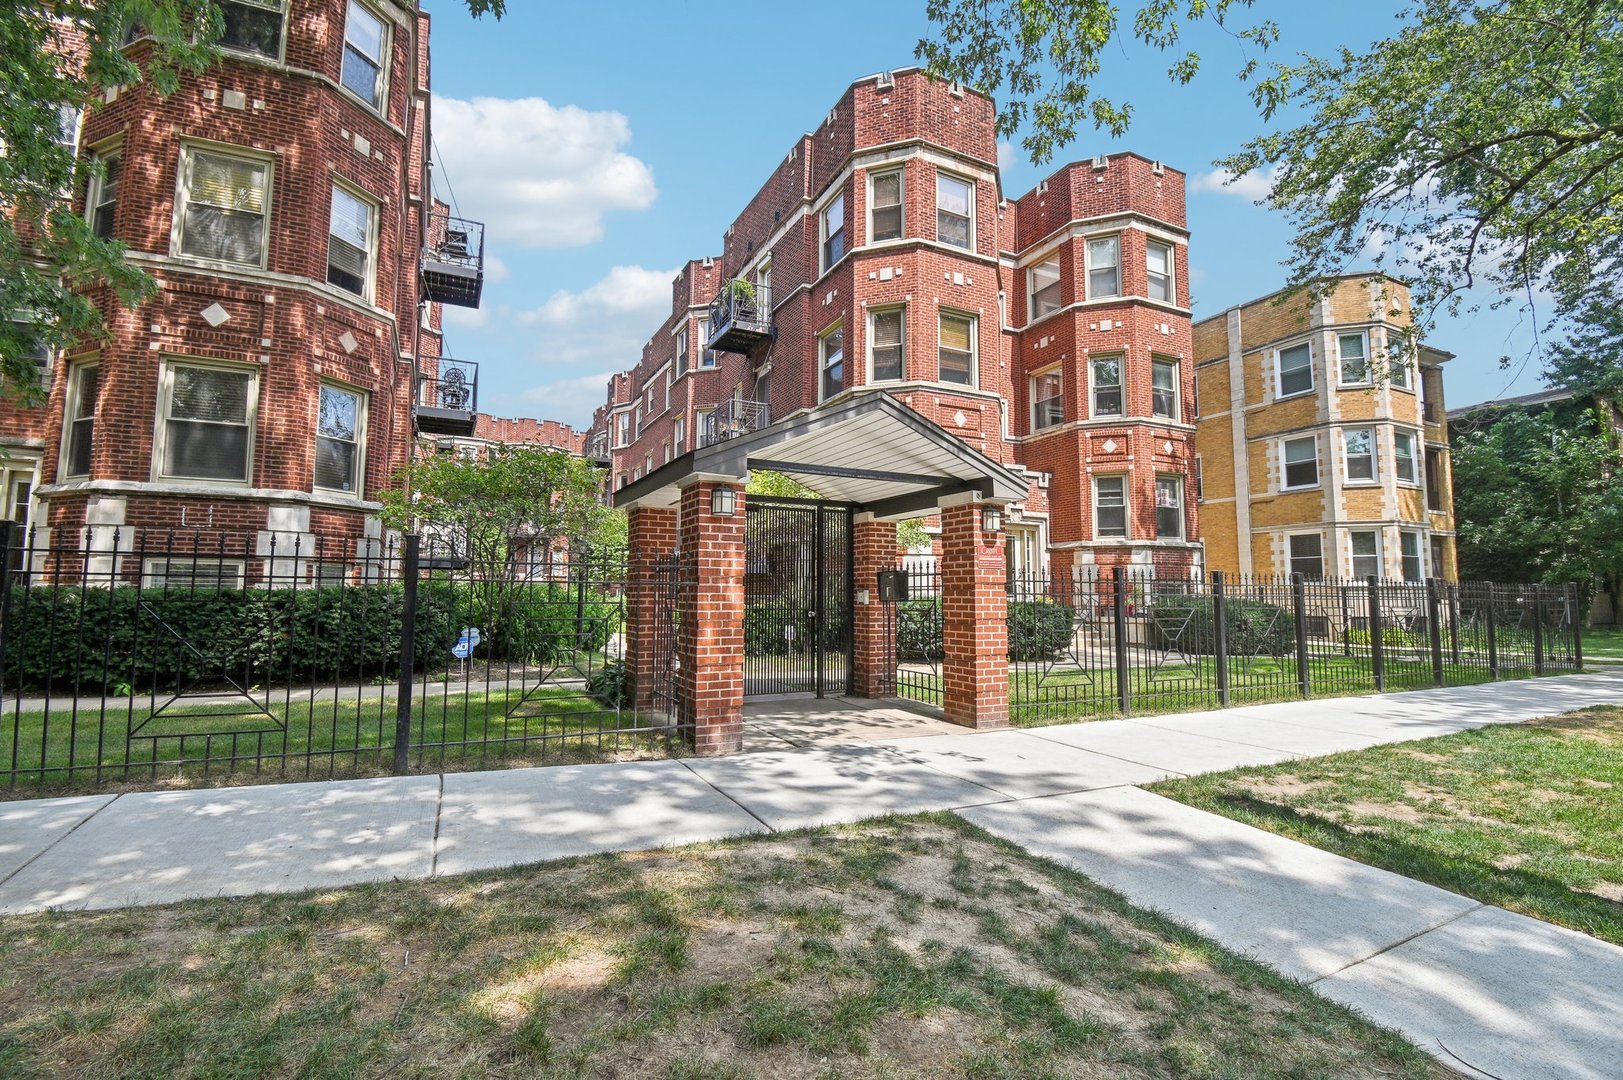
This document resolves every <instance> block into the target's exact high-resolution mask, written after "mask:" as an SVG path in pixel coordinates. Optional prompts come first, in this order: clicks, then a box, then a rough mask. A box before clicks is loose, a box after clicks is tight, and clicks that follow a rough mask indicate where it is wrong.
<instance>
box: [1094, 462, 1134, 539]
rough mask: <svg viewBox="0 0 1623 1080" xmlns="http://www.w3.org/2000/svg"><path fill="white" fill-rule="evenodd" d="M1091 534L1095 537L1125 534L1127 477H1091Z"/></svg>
mask: <svg viewBox="0 0 1623 1080" xmlns="http://www.w3.org/2000/svg"><path fill="white" fill-rule="evenodd" d="M1093 535H1094V538H1095V539H1098V540H1106V539H1118V538H1120V539H1125V538H1126V536H1127V477H1125V476H1096V477H1094V478H1093Z"/></svg>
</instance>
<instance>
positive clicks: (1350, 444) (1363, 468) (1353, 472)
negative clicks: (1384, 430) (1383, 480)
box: [1342, 428, 1378, 480]
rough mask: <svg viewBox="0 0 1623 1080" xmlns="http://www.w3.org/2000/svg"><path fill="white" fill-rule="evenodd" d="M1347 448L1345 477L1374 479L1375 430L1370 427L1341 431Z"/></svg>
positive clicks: (1376, 475) (1349, 478)
mask: <svg viewBox="0 0 1623 1080" xmlns="http://www.w3.org/2000/svg"><path fill="white" fill-rule="evenodd" d="M1342 438H1343V439H1344V440H1345V445H1346V449H1347V479H1348V480H1375V479H1377V477H1378V474H1377V473H1376V471H1375V432H1374V431H1373V430H1372V429H1370V428H1352V429H1350V430H1348V431H1345V432H1343V433H1342Z"/></svg>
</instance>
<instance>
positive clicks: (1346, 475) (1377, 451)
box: [1341, 427, 1381, 485]
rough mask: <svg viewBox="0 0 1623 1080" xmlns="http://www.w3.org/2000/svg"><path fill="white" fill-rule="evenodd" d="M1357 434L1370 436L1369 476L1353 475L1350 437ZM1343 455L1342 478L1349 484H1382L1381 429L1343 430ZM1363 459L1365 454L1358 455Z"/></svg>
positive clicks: (1357, 428)
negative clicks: (1361, 433)
mask: <svg viewBox="0 0 1623 1080" xmlns="http://www.w3.org/2000/svg"><path fill="white" fill-rule="evenodd" d="M1356 432H1363V433H1364V434H1366V435H1368V436H1369V472H1370V474H1369V475H1368V476H1354V475H1353V474H1352V462H1353V456H1354V455H1353V452H1352V446H1351V444H1350V443H1348V441H1347V439H1348V436H1350V435H1353V434H1354V433H1356ZM1341 453H1342V456H1343V458H1345V461H1344V462H1343V464H1342V473H1341V475H1342V478H1343V479H1345V480H1346V482H1347V483H1348V484H1351V485H1356V484H1367V485H1373V484H1379V483H1380V482H1381V442H1380V429H1378V428H1373V427H1349V428H1342V429H1341ZM1357 456H1358V457H1363V456H1364V455H1363V454H1359V455H1357Z"/></svg>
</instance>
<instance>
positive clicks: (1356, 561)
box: [1348, 531, 1381, 578]
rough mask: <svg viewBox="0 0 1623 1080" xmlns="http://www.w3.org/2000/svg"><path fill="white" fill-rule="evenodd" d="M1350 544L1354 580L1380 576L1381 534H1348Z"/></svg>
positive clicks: (1361, 532) (1371, 532)
mask: <svg viewBox="0 0 1623 1080" xmlns="http://www.w3.org/2000/svg"><path fill="white" fill-rule="evenodd" d="M1348 539H1349V540H1350V541H1351V542H1352V572H1353V577H1355V578H1367V577H1380V576H1381V534H1380V533H1378V532H1373V531H1370V532H1364V531H1360V532H1355V533H1349V534H1348Z"/></svg>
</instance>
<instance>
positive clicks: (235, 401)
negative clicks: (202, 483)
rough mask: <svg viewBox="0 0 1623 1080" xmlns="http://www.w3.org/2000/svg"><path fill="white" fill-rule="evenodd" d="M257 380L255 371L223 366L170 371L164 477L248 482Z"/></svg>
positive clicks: (165, 420) (184, 367)
mask: <svg viewBox="0 0 1623 1080" xmlns="http://www.w3.org/2000/svg"><path fill="white" fill-rule="evenodd" d="M254 381H255V376H254V375H253V374H252V373H249V372H235V371H226V370H224V369H221V368H206V367H190V366H186V365H178V364H177V365H175V366H173V367H171V368H170V369H169V372H168V379H167V383H168V395H167V396H168V400H167V401H166V402H165V403H164V430H165V438H164V450H163V475H164V476H172V477H181V478H184V479H191V480H231V481H237V482H245V481H246V480H247V479H248V467H249V461H248V455H249V446H250V435H251V432H250V427H249V420H250V416H251V413H252V402H251V398H252V394H253V387H254Z"/></svg>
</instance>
